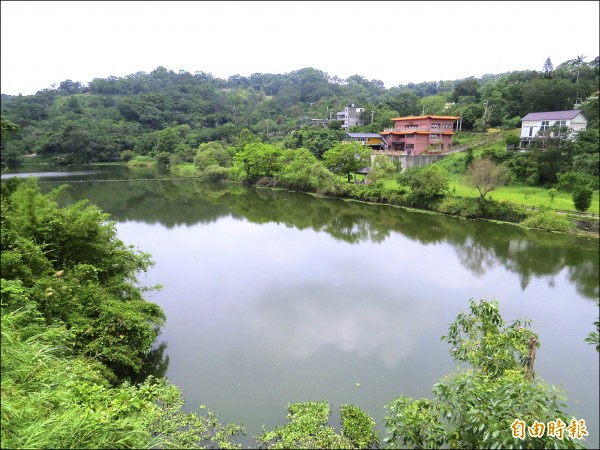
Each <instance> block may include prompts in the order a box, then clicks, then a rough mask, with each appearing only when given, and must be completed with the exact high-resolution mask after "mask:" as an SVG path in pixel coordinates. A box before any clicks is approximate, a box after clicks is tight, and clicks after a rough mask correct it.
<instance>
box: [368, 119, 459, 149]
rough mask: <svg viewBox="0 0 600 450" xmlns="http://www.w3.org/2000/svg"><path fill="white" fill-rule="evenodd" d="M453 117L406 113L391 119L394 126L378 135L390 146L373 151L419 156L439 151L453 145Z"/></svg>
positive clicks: (454, 120) (454, 121)
mask: <svg viewBox="0 0 600 450" xmlns="http://www.w3.org/2000/svg"><path fill="white" fill-rule="evenodd" d="M458 119H459V117H455V116H430V115H428V116H409V117H398V118H395V119H391V120H392V121H394V127H393V128H386V129H385V130H384V131H382V132H381V133H379V134H381V135H382V136H383V138H384V139H385V140H386V142H387V144H388V145H389V147H388V148H387V149H386V150H380V151H377V152H376V154H387V155H419V154H422V153H426V154H436V153H437V154H439V153H442V152H443V151H445V150H449V149H450V147H451V146H452V135H453V134H454V129H455V123H456V121H457V120H458Z"/></svg>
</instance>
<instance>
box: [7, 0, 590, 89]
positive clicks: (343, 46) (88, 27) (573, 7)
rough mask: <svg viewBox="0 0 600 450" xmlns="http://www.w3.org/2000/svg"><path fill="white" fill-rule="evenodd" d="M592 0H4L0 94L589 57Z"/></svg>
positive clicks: (459, 71)
mask: <svg viewBox="0 0 600 450" xmlns="http://www.w3.org/2000/svg"><path fill="white" fill-rule="evenodd" d="M598 5H599V2H598V1H583V2H577V1H549V2H538V1H533V2H528V1H519V2H497V1H493V2H484V1H478V2H472V1H467V2H428V1H416V2H403V1H397V2H388V1H385V2H377V1H365V2H363V1H349V2H339V1H335V2H326V1H318V2H317V1H309V2H292V1H279V2H271V1H267V2H253V1H243V2H233V1H218V2H210V1H197V2H190V1H186V2H176V1H166V2H160V1H147V2H137V1H136V2H124V1H111V2H88V1H85V2H71V1H68V2H57V1H44V2H31V1H2V2H1V6H2V11H1V15H0V17H1V21H2V26H1V33H2V40H1V45H2V52H1V57H2V64H1V74H2V77H1V83H2V87H1V91H2V93H5V94H12V95H16V94H19V93H21V94H23V95H30V94H34V93H35V92H37V91H39V90H42V89H46V88H50V87H51V85H52V84H53V83H56V84H59V83H60V82H61V81H64V80H67V79H69V80H72V81H80V82H82V83H88V82H89V81H91V80H93V79H94V78H106V77H108V76H111V75H112V76H116V77H124V76H126V75H130V74H133V73H136V72H151V71H152V70H154V69H156V68H157V67H158V66H163V67H166V68H167V69H169V70H173V71H175V72H178V71H179V70H185V71H188V72H190V73H192V74H193V73H194V72H196V71H202V72H206V73H211V74H212V75H214V76H215V77H219V78H224V79H227V77H229V76H231V75H236V74H240V75H243V76H249V75H252V74H253V73H278V74H284V73H289V72H292V71H294V70H299V69H302V68H305V67H313V68H315V69H318V70H321V71H323V72H325V73H327V74H328V75H329V76H332V77H333V76H338V77H339V78H347V77H349V76H351V75H361V76H363V77H365V78H367V79H369V80H373V79H376V80H381V81H383V83H384V84H385V87H386V88H390V87H393V86H398V85H399V84H407V83H409V82H413V83H420V82H423V81H438V80H457V79H462V78H467V77H470V76H475V77H481V76H482V75H484V74H492V73H493V74H496V73H502V72H508V71H513V70H542V67H543V65H544V62H545V61H546V58H548V57H550V59H551V60H552V63H553V64H554V66H558V65H559V64H560V63H563V62H565V61H567V60H569V59H574V58H575V57H577V56H578V55H583V56H585V57H586V58H585V61H588V62H589V61H591V60H592V59H594V58H595V57H596V56H598V54H599V51H598V41H599V35H600V31H599V26H598V22H599V19H598V17H599V10H598Z"/></svg>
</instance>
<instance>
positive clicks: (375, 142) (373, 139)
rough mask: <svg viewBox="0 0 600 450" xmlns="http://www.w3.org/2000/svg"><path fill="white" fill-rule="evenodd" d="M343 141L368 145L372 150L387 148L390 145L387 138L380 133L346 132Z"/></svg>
mask: <svg viewBox="0 0 600 450" xmlns="http://www.w3.org/2000/svg"><path fill="white" fill-rule="evenodd" d="M342 142H358V143H359V144H362V145H368V146H369V147H371V150H385V149H387V147H388V145H387V142H386V140H385V139H384V138H383V136H382V135H381V134H379V133H346V136H345V137H344V139H343V140H342Z"/></svg>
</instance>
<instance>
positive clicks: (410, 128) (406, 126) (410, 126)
mask: <svg viewBox="0 0 600 450" xmlns="http://www.w3.org/2000/svg"><path fill="white" fill-rule="evenodd" d="M417 127H418V125H405V126H404V128H405V129H407V130H416V129H417Z"/></svg>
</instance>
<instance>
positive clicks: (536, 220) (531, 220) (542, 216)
mask: <svg viewBox="0 0 600 450" xmlns="http://www.w3.org/2000/svg"><path fill="white" fill-rule="evenodd" d="M521 225H523V226H524V227H527V228H537V229H540V230H548V231H563V232H564V231H570V230H572V229H574V228H575V225H574V224H573V223H572V222H571V221H570V220H569V219H568V218H567V216H565V215H561V214H558V213H555V212H553V211H549V210H544V211H540V212H538V213H535V214H533V215H531V216H530V217H528V218H527V219H525V220H523V221H522V222H521Z"/></svg>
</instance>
